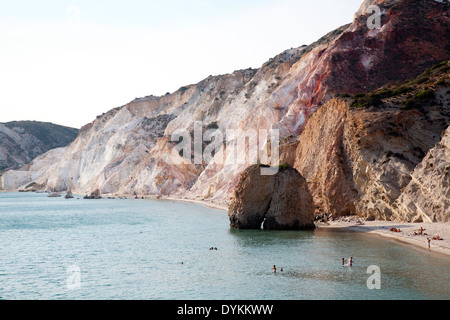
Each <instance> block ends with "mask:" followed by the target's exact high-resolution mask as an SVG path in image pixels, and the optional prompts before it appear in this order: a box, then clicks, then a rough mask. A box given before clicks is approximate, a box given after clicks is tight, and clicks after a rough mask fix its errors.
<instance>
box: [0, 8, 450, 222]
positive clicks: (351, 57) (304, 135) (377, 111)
mask: <svg viewBox="0 0 450 320" xmlns="http://www.w3.org/2000/svg"><path fill="white" fill-rule="evenodd" d="M373 4H375V5H378V6H379V7H380V9H381V27H380V28H379V29H373V30H371V29H369V28H368V26H367V20H368V19H369V17H370V16H371V14H372V13H371V12H369V11H368V8H369V6H370V5H373ZM447 13H448V4H447V3H444V2H439V1H422V0H408V1H406V0H383V1H381V0H378V1H375V0H367V1H365V2H364V3H363V5H362V6H361V9H360V10H359V11H358V12H357V13H356V14H355V19H354V21H353V22H352V23H351V24H349V25H345V26H342V27H340V28H338V29H336V30H334V31H332V32H330V33H329V34H327V35H325V36H324V37H322V38H321V39H319V40H318V41H316V42H315V43H313V44H310V45H308V46H301V47H298V48H292V49H289V50H286V51H284V52H282V53H281V54H279V55H278V56H276V57H274V58H272V59H270V60H269V61H268V62H266V63H265V64H264V65H262V66H261V68H259V69H257V70H255V69H247V70H238V71H235V72H233V73H231V74H225V75H218V76H210V77H208V78H206V79H205V80H203V81H201V82H199V83H197V84H192V85H187V86H184V87H181V88H180V89H179V90H177V91H176V92H173V93H171V94H167V95H165V96H161V97H154V96H147V97H143V98H140V99H135V100H133V101H131V102H130V103H128V104H127V105H124V106H121V107H118V108H115V109H112V110H110V111H109V112H107V113H105V114H103V115H100V116H99V117H98V118H97V119H96V120H95V121H93V122H92V123H90V124H88V125H86V126H85V127H83V128H82V129H81V130H80V133H79V135H78V137H77V138H76V140H75V141H74V142H72V143H71V144H70V145H69V146H68V147H66V148H64V149H61V150H59V151H57V152H56V151H52V152H53V153H57V156H52V155H51V154H47V155H43V156H41V157H39V158H37V159H35V161H33V163H32V164H31V165H30V166H29V167H27V168H21V169H19V170H16V171H8V172H7V173H5V174H4V175H3V176H2V177H1V178H0V188H2V187H3V188H4V189H16V188H23V187H25V186H27V185H29V184H30V183H36V185H38V186H40V188H42V189H47V188H50V189H55V190H57V191H63V190H67V189H72V190H73V191H74V192H78V193H85V194H88V193H90V192H92V191H93V190H96V189H99V190H100V192H101V193H102V194H124V195H130V196H135V195H138V196H145V195H152V196H172V197H179V198H192V199H206V200H208V201H213V202H221V203H225V204H228V203H229V201H230V198H231V196H232V195H233V193H234V190H235V186H236V185H237V184H238V182H239V179H240V175H241V173H242V172H243V171H244V170H245V169H246V168H247V167H248V165H249V164H251V163H237V162H234V163H232V164H223V163H221V161H216V160H220V159H219V158H220V157H221V156H223V153H225V152H226V150H227V145H226V143H222V144H219V146H220V151H219V152H216V153H215V154H214V157H213V161H209V162H208V161H203V160H205V159H202V161H200V162H197V163H193V162H192V161H187V162H186V161H185V162H183V163H181V164H177V163H176V162H174V161H173V160H174V159H175V160H181V153H177V152H175V153H174V152H173V150H174V147H175V146H176V145H177V143H178V140H177V141H172V140H173V139H172V135H173V134H174V133H176V132H177V131H178V132H179V131H184V132H187V133H189V136H190V137H192V138H193V139H192V140H193V141H192V145H195V141H194V140H195V137H196V135H199V134H200V135H204V134H205V133H206V132H207V130H208V129H211V128H213V129H218V130H219V131H220V132H222V133H225V132H226V130H227V129H241V130H243V131H246V130H249V129H252V130H255V131H258V130H261V129H279V134H280V136H279V138H280V143H281V149H280V157H281V161H282V163H283V162H288V163H290V164H291V165H293V166H295V168H296V169H297V170H298V171H299V172H300V174H301V175H302V176H303V177H304V178H305V179H306V180H307V182H308V187H309V189H310V191H311V194H312V196H313V198H314V201H315V204H316V207H317V208H318V209H319V210H325V211H327V212H333V213H335V214H336V215H346V214H358V215H361V216H365V217H370V218H378V219H393V218H398V219H406V218H405V217H406V216H408V215H411V214H406V213H400V211H399V213H396V210H397V208H403V209H401V210H404V211H405V210H407V209H405V208H406V207H405V206H406V204H405V205H402V204H397V201H400V199H405V200H404V201H407V199H406V196H405V197H401V195H402V193H403V192H404V190H406V188H407V186H408V185H409V183H410V182H411V181H412V180H414V174H412V172H413V171H414V170H415V168H416V167H417V166H418V165H419V164H420V163H421V162H422V161H423V159H424V157H425V156H426V155H427V153H428V152H430V150H432V149H433V148H435V147H437V144H438V143H439V142H440V136H441V132H442V131H443V130H444V129H446V128H447V126H448V115H447V114H446V111H445V108H446V107H445V106H446V103H448V101H447V100H446V99H447V96H448V93H447V92H446V91H445V90H447V84H448V83H447V82H446V81H447V80H446V79H443V78H442V79H440V80H437V78H436V81H435V82H433V83H431V82H430V81H428V80H426V79H425V78H426V77H428V78H430V79H431V78H433V79H435V76H432V77H430V76H427V75H423V72H425V71H426V70H430V69H429V68H431V67H432V66H433V65H436V64H437V63H440V62H442V61H444V60H448V59H449V57H450V47H449V46H448V36H449V25H450V24H449V18H448V14H447ZM441 67H442V68H441ZM441 67H438V68H437V69H434V71H436V70H437V71H440V74H441V75H443V74H445V72H446V71H445V70H443V68H445V67H446V65H445V66H444V65H441ZM430 72H431V71H430ZM430 74H431V73H430ZM433 74H434V73H433ZM417 76H422V78H420V79H419V78H418V80H417V82H414V83H412V82H411V83H409V82H410V81H413V79H415V77H417ZM436 77H437V76H436ZM421 81H423V82H421ZM438 81H443V83H441V84H440V85H437V84H436V85H435V83H437V82H438ZM419 82H421V83H419ZM399 83H403V86H401V85H399ZM426 85H427V86H433V88H432V89H429V88H425V86H426ZM439 86H440V87H439ZM438 87H439V88H438ZM397 89H398V90H399V92H400V93H399V92H396V90H397ZM402 90H405V91H402ZM427 90H428V91H429V90H431V91H432V93H433V97H431V95H430V94H429V92H428V91H427ZM394 91H395V92H396V94H393V92H394ZM416 95H417V96H416ZM336 96H339V97H341V98H344V97H346V98H344V99H334V97H336ZM428 104H430V105H428ZM422 105H424V106H423V108H421V106H422ZM444 107H445V108H444ZM196 122H199V123H200V133H199V132H198V129H197V130H196V125H195V123H196ZM238 137H239V135H238V134H237V135H235V136H230V137H228V136H227V139H228V138H229V139H231V140H233V139H234V140H236V139H237V138H238ZM209 146H210V143H209V142H203V143H202V145H201V148H202V150H205V149H206V148H207V147H209ZM246 151H247V149H246V148H244V150H240V152H241V153H245V152H246ZM196 156H197V155H196V154H193V155H192V159H195V158H196ZM50 158H53V161H49V159H50ZM419 172H420V171H419V170H417V173H415V174H420V173H419ZM442 190H443V192H444V190H445V187H443V189H442ZM411 195H412V193H411ZM408 208H411V206H409V207H408ZM399 210H400V209H399ZM424 215H426V216H429V213H424ZM438 216H440V215H438ZM439 219H441V218H439Z"/></svg>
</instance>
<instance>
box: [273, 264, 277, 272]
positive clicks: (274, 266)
mask: <svg viewBox="0 0 450 320" xmlns="http://www.w3.org/2000/svg"><path fill="white" fill-rule="evenodd" d="M272 270H273V273H277V267H276V265H273V268H272Z"/></svg>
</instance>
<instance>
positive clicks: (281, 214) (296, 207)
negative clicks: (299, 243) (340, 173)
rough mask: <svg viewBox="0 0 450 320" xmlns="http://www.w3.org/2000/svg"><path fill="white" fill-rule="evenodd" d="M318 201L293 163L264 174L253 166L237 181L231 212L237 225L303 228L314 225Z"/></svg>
mask: <svg viewBox="0 0 450 320" xmlns="http://www.w3.org/2000/svg"><path fill="white" fill-rule="evenodd" d="M314 210H315V207H314V202H313V198H312V196H311V194H310V192H309V189H308V186H307V183H306V180H305V179H304V178H303V177H302V176H301V175H300V173H299V172H298V171H297V170H295V169H294V168H292V167H283V168H282V169H280V170H279V171H278V172H277V174H275V175H262V174H261V167H260V166H258V165H254V166H250V167H249V168H247V169H246V170H244V172H243V173H242V174H241V176H240V178H239V182H238V184H237V185H236V188H235V192H234V197H233V200H232V202H231V205H230V208H229V211H228V215H229V218H230V225H231V227H232V228H235V229H260V228H263V229H264V230H302V229H311V228H314V221H313V220H314Z"/></svg>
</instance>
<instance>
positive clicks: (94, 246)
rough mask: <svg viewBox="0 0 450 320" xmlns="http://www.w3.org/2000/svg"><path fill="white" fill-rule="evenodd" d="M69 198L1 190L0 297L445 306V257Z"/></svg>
mask: <svg viewBox="0 0 450 320" xmlns="http://www.w3.org/2000/svg"><path fill="white" fill-rule="evenodd" d="M76 198H77V197H76ZM76 198H75V199H71V200H66V199H63V198H48V197H47V195H46V194H30V193H0V299H10V300H16V299H20V300H22V299H50V300H62V299H64V300H67V299H69V300H78V299H81V300H91V299H96V300H97V299H107V300H111V299H113V300H116V299H117V300H124V299H126V300H130V299H131V300H137V299H139V300H141V299H145V300H155V299H163V300H234V299H237V300H316V299H320V300H329V299H345V300H349V299H357V300H361V299H363V300H371V299H401V300H409V299H449V298H450V288H449V283H450V259H449V258H448V257H446V256H440V255H436V254H433V253H430V252H428V251H426V250H420V249H416V248H413V247H411V246H408V245H405V244H402V243H399V242H396V241H393V240H387V239H383V238H380V237H378V236H374V235H366V234H359V233H344V232H339V231H332V230H325V229H317V230H315V231H302V232H290V231H289V232H272V231H270V232H269V231H244V230H231V229H230V228H229V221H228V216H227V214H226V212H224V211H220V210H214V209H210V208H206V207H203V206H200V205H197V204H191V203H180V202H172V201H153V200H121V199H111V200H107V199H102V200H84V199H81V197H79V198H80V199H76ZM211 247H217V250H210V248H211ZM350 256H353V258H354V266H353V267H352V268H349V267H342V266H341V265H340V263H341V259H342V258H343V257H345V258H348V257H350ZM181 262H183V263H181ZM274 264H275V265H277V267H278V268H280V267H282V268H283V269H284V271H283V272H280V271H278V272H277V273H276V274H273V272H272V269H271V268H272V267H273V265H274ZM372 265H376V266H378V267H379V268H380V271H381V273H380V278H379V279H380V280H381V288H380V289H379V290H378V289H374V290H369V289H368V287H367V280H368V278H369V277H370V276H371V274H368V273H367V269H368V267H370V266H372Z"/></svg>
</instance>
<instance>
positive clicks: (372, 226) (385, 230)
mask: <svg viewBox="0 0 450 320" xmlns="http://www.w3.org/2000/svg"><path fill="white" fill-rule="evenodd" d="M318 227H319V228H336V229H344V230H348V231H353V232H368V233H376V234H379V235H381V236H383V237H388V238H393V239H397V240H400V241H403V242H407V243H410V244H413V245H416V246H418V247H420V248H425V249H427V250H428V240H427V238H430V239H431V251H433V252H440V253H444V254H447V255H450V223H407V222H390V221H363V220H360V219H358V218H354V217H348V218H341V219H340V220H336V221H331V222H328V223H325V224H324V223H320V224H318ZM420 227H422V228H423V229H424V231H423V235H415V234H414V232H416V233H418V229H420ZM391 228H397V229H400V230H401V232H392V231H390V229H391ZM425 234H426V235H425ZM435 236H440V238H442V239H443V240H433V237H435Z"/></svg>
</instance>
